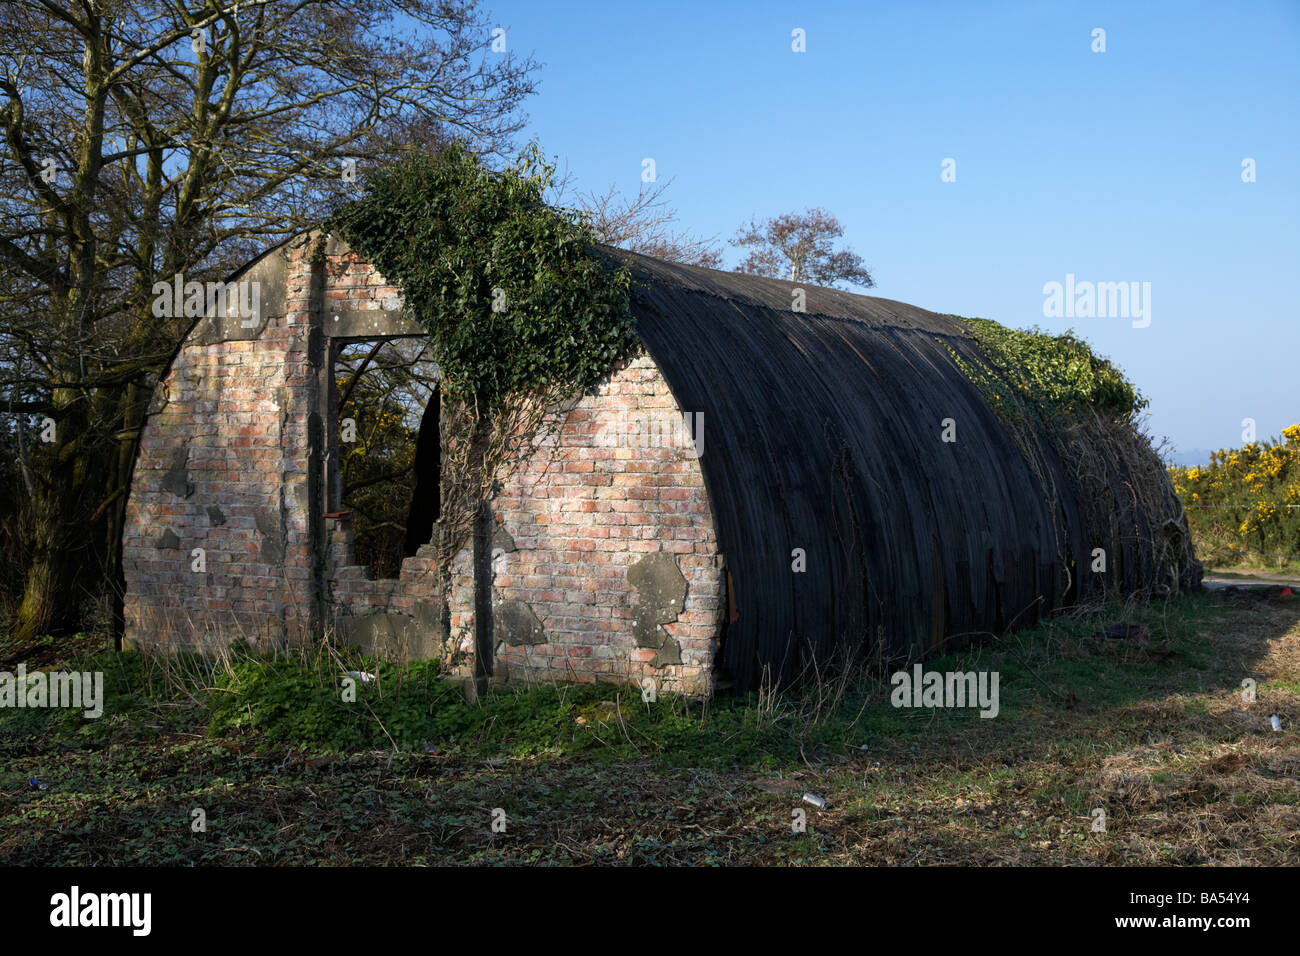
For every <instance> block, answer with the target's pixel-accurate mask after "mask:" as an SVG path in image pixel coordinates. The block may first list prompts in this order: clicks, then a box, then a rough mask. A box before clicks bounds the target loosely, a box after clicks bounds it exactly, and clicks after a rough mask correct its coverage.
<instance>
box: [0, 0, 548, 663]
mask: <svg viewBox="0 0 1300 956" xmlns="http://www.w3.org/2000/svg"><path fill="white" fill-rule="evenodd" d="M489 29H490V24H489V21H488V20H487V19H486V17H485V15H484V14H483V13H482V12H481V11H480V10H479V8H478V4H477V0H373V2H369V3H351V2H339V0H238V2H236V0H190V2H186V0H97V2H89V0H7V2H6V3H5V4H4V5H3V7H2V8H0V411H5V412H9V413H11V414H13V415H15V416H16V417H15V418H13V419H11V420H10V422H9V423H7V427H8V428H9V429H12V430H16V431H17V432H18V433H20V435H21V434H22V433H24V432H26V431H27V430H28V429H29V428H30V427H31V426H32V424H33V419H32V417H31V416H33V415H35V416H41V417H43V418H48V419H49V420H51V421H52V422H53V423H54V436H55V440H54V441H50V442H40V443H35V444H33V443H32V442H31V441H26V442H19V444H20V446H21V447H23V448H25V449H26V452H27V454H26V457H25V458H24V460H23V464H22V471H23V478H24V480H23V481H22V482H19V483H17V485H18V491H19V494H20V495H21V496H22V502H21V506H22V508H23V509H24V511H25V514H26V516H27V519H26V521H25V526H27V527H30V528H31V529H32V533H31V535H30V540H29V541H28V542H27V546H28V547H29V549H30V555H29V563H28V573H27V580H26V583H25V585H24V593H23V598H22V602H21V605H20V607H19V612H18V615H17V620H16V622H15V626H14V633H15V635H16V636H17V637H19V638H20V639H22V638H28V637H31V636H33V635H36V634H40V633H45V632H53V631H57V630H59V629H62V628H64V627H67V626H71V625H72V624H73V623H75V622H74V621H73V620H72V619H71V618H72V615H74V614H75V612H76V610H77V602H75V601H72V600H69V597H68V596H69V594H72V593H75V591H74V583H75V582H76V581H77V580H78V576H77V572H78V570H79V569H80V565H79V561H80V564H84V563H85V562H87V561H89V560H90V559H91V558H94V559H95V560H96V561H97V562H98V563H99V565H100V566H99V567H98V568H95V569H94V570H96V571H97V572H99V574H102V575H106V576H107V578H108V580H109V581H110V583H113V584H117V583H118V582H119V581H120V567H119V560H118V553H119V539H120V534H121V527H122V517H123V506H124V503H125V497H126V490H127V489H126V481H127V476H128V474H129V471H130V466H131V462H132V460H133V458H134V454H135V440H136V435H137V433H138V430H139V427H140V425H141V423H142V421H143V416H144V412H145V409H146V407H147V403H148V399H149V395H150V393H151V391H152V387H153V384H154V382H155V381H156V378H157V376H158V374H159V373H160V371H161V370H162V368H163V367H164V365H165V363H166V361H167V358H168V356H169V355H170V354H171V353H172V351H173V350H174V348H175V346H176V344H177V343H178V342H179V340H180V338H181V337H182V336H183V334H184V333H185V331H186V329H187V327H188V325H189V324H190V322H191V321H192V317H182V316H161V317H159V316H155V315H154V314H153V310H152V309H151V299H152V288H153V285H154V283H155V281H157V280H159V279H170V278H171V277H172V276H173V274H175V273H182V272H183V273H184V274H185V276H186V278H187V279H197V280H200V281H203V280H205V279H214V278H224V275H225V274H227V273H228V272H229V271H230V270H231V269H232V268H233V267H234V266H235V265H236V264H239V263H242V262H244V261H246V260H247V259H248V258H249V257H250V256H251V255H252V253H253V252H254V251H258V250H262V249H265V248H266V246H267V245H268V244H269V243H270V242H274V241H275V240H276V239H277V238H281V237H285V236H288V235H291V234H293V233H295V232H297V231H299V230H301V229H303V228H304V227H305V226H307V225H308V224H310V223H311V222H313V221H314V220H315V219H316V218H317V217H318V215H319V214H320V213H321V212H322V211H323V210H325V209H326V208H328V207H329V206H330V205H331V204H332V203H333V201H334V200H335V198H336V197H337V196H338V195H339V194H340V192H342V191H344V190H347V189H350V188H351V186H350V177H349V176H348V175H347V173H348V172H349V161H355V162H356V164H357V166H358V167H360V169H361V170H364V169H365V168H366V167H367V166H368V165H369V164H372V163H376V162H381V161H383V160H384V159H385V158H389V157H392V156H394V155H396V154H397V153H398V152H400V151H402V150H403V149H405V148H407V147H408V146H409V145H410V144H414V145H416V146H420V147H426V148H427V146H428V144H429V142H430V141H431V140H432V141H437V140H438V138H439V137H443V136H446V135H447V133H448V132H451V133H454V134H456V135H458V136H461V137H464V138H466V139H467V140H468V141H469V142H470V143H471V145H472V146H473V147H474V148H475V149H476V150H477V151H479V152H483V153H491V152H499V151H500V150H501V149H502V148H503V147H505V146H506V145H508V144H509V143H510V140H511V139H512V136H513V134H514V133H515V132H516V131H517V130H518V129H519V128H520V127H521V125H522V122H523V118H522V116H521V115H520V114H519V112H518V107H519V105H520V103H521V101H522V100H523V99H524V98H525V97H526V96H527V95H528V94H530V93H531V92H532V89H533V85H532V80H531V74H532V71H533V70H534V69H535V64H534V63H533V62H532V61H531V60H530V59H523V60H520V59H517V58H516V57H514V56H513V55H512V54H509V53H500V52H494V51H493V50H491V48H490V46H491V37H490V36H489ZM11 356H17V358H9V357H11ZM78 555H80V556H81V559H79V558H78V557H77V556H78Z"/></svg>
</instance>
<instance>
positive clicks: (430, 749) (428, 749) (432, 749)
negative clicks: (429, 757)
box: [422, 740, 438, 757]
mask: <svg viewBox="0 0 1300 956" xmlns="http://www.w3.org/2000/svg"><path fill="white" fill-rule="evenodd" d="M422 746H423V747H424V752H425V753H427V754H433V755H434V756H435V757H436V756H438V748H437V746H435V745H434V744H431V743H429V741H427V740H426V741H425V742H424V743H423V745H422Z"/></svg>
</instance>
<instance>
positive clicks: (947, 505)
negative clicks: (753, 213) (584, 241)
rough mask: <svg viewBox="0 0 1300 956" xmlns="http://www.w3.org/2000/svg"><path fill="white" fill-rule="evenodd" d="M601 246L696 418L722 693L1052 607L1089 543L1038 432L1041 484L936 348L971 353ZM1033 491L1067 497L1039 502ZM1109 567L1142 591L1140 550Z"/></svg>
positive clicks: (853, 311) (738, 279)
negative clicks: (717, 554) (726, 590)
mask: <svg viewBox="0 0 1300 956" xmlns="http://www.w3.org/2000/svg"><path fill="white" fill-rule="evenodd" d="M603 252H604V253H605V254H606V255H607V256H609V257H610V258H612V259H613V260H615V261H617V262H618V263H626V264H627V265H628V266H629V268H630V270H631V272H632V277H633V289H632V301H633V313H634V314H635V316H636V319H637V326H638V330H639V332H640V335H641V337H642V339H643V341H644V343H645V345H646V348H647V350H648V351H649V353H650V355H651V357H652V358H653V359H654V360H655V362H656V363H657V364H658V365H659V367H660V369H661V370H662V372H663V374H664V377H665V378H666V380H667V381H668V384H669V386H670V387H671V388H672V390H673V392H674V394H675V395H676V397H677V399H678V402H679V404H680V405H681V408H682V410H683V411H684V412H702V413H703V415H704V430H703V436H704V438H703V441H704V453H703V456H702V457H701V459H700V461H701V466H702V470H703V473H704V478H705V483H706V487H707V490H708V493H709V496H710V499H711V503H712V506H713V512H714V520H715V527H716V531H717V536H718V542H719V545H720V547H721V549H722V551H723V553H724V554H725V557H726V561H727V566H728V570H729V572H730V579H731V586H732V597H733V599H734V603H735V608H736V611H737V617H736V618H735V620H733V621H732V622H731V623H730V624H729V626H728V629H727V633H726V637H725V640H724V643H723V647H722V652H721V654H722V664H723V666H725V667H726V668H727V670H729V671H730V672H731V675H732V676H733V678H734V681H735V683H736V686H737V687H739V688H742V689H744V688H750V687H754V686H756V685H757V684H758V682H759V681H760V680H761V679H762V674H763V669H764V668H765V667H766V668H769V669H770V673H771V678H772V679H773V680H775V681H776V682H778V683H784V682H787V681H789V680H791V679H792V678H795V677H796V676H798V674H799V673H800V671H801V669H802V668H803V667H804V666H805V665H808V664H809V663H811V662H812V661H813V659H814V658H816V660H818V661H821V662H825V661H827V660H829V659H830V658H831V657H832V656H833V651H834V650H835V648H836V647H843V648H847V649H849V650H850V651H851V652H852V653H853V654H854V655H855V656H857V657H861V656H864V655H877V654H878V655H881V656H882V657H883V658H884V659H886V660H889V659H898V658H901V657H905V656H909V655H914V654H918V653H920V652H923V651H925V650H928V649H932V648H934V647H936V646H938V645H939V644H940V643H942V642H943V641H944V640H945V639H946V638H949V637H951V636H953V635H961V634H969V633H971V632H988V631H1000V630H1003V629H1005V628H1007V627H1009V626H1011V625H1013V624H1014V625H1015V626H1023V625H1025V624H1029V623H1033V622H1034V621H1035V620H1036V619H1037V617H1038V615H1039V613H1040V612H1041V611H1043V610H1047V609H1049V608H1051V607H1053V606H1055V605H1057V604H1059V602H1060V601H1061V599H1062V598H1063V597H1065V596H1066V595H1065V591H1066V590H1067V588H1068V584H1067V583H1066V582H1068V581H1070V580H1074V577H1075V576H1074V574H1073V571H1069V572H1067V570H1066V566H1071V567H1072V566H1073V565H1075V564H1076V563H1077V565H1078V566H1079V567H1085V566H1086V565H1085V562H1086V560H1087V558H1088V549H1089V548H1091V546H1092V545H1091V543H1088V542H1084V541H1082V540H1081V539H1082V537H1083V535H1082V534H1081V533H1080V531H1079V529H1080V528H1081V527H1082V526H1083V525H1082V524H1081V520H1080V519H1081V514H1080V509H1079V507H1078V506H1077V503H1076V502H1075V501H1074V500H1072V496H1073V495H1074V494H1075V493H1076V492H1074V491H1072V490H1070V489H1071V488H1072V486H1071V485H1070V483H1069V482H1068V481H1067V480H1066V477H1065V475H1064V474H1063V473H1062V471H1061V468H1060V463H1059V459H1058V458H1057V457H1056V455H1055V454H1053V453H1052V452H1051V451H1050V449H1049V448H1048V447H1047V446H1048V444H1049V443H1048V442H1046V441H1042V440H1039V441H1038V444H1039V446H1040V447H1039V452H1040V455H1039V458H1040V460H1041V462H1043V464H1040V465H1039V468H1040V470H1042V469H1045V470H1046V471H1048V472H1050V475H1049V476H1047V481H1046V483H1044V482H1043V481H1040V480H1039V478H1038V477H1037V476H1036V474H1035V471H1034V469H1032V468H1031V466H1030V465H1029V463H1028V461H1027V459H1026V456H1025V455H1023V454H1022V453H1021V452H1020V450H1019V449H1018V447H1017V445H1016V443H1015V441H1014V440H1013V439H1012V437H1011V435H1010V434H1009V433H1008V431H1007V430H1006V429H1005V428H1004V427H1003V425H1002V424H1001V423H1000V422H999V420H998V418H997V417H996V416H995V414H994V412H993V411H992V410H991V409H990V407H989V406H988V404H987V403H986V402H985V400H984V398H983V397H982V396H981V394H980V392H979V390H978V389H977V388H976V386H975V385H973V384H972V383H971V382H970V380H969V379H968V378H967V377H966V376H965V375H964V374H963V373H962V372H961V371H960V369H959V368H958V367H957V364H956V363H955V361H954V360H953V358H952V355H951V354H950V352H949V351H948V349H949V348H951V349H953V350H954V351H956V353H957V354H959V355H961V356H962V357H963V358H964V359H970V360H973V359H977V358H979V357H980V353H979V350H978V348H977V346H976V345H975V343H974V342H973V341H972V340H971V339H970V338H969V336H968V334H967V333H966V331H965V330H964V328H963V326H961V325H960V324H959V323H958V322H957V321H955V320H954V319H953V318H951V317H948V316H943V315H939V314H936V313H933V312H928V311H926V310H924V309H919V308H916V307H915V306H911V305H906V304H904V303H901V302H895V301H892V300H889V299H880V298H874V297H869V296H861V295H853V294H850V293H846V292H841V291H838V290H833V289H824V288H818V287H813V286H806V287H804V288H805V290H806V297H807V298H806V312H802V313H800V312H795V311H793V310H792V308H791V303H792V290H793V289H794V288H795V285H794V284H793V283H790V282H782V281H779V280H774V279H765V278H759V277H754V276H748V275H740V274H736V273H723V272H716V271H713V270H709V269H701V268H695V267H690V266H683V265H679V264H673V263H667V262H662V261H659V260H655V259H648V258H645V257H643V256H637V255H633V254H629V253H626V252H622V251H619V250H610V249H606V250H603ZM940 339H942V342H941V341H940ZM945 343H946V346H945ZM945 419H952V420H953V421H954V422H955V423H956V435H957V441H956V442H955V443H945V442H943V441H942V440H941V435H942V431H943V424H942V423H943V421H944V420H945ZM1045 487H1046V488H1048V489H1065V490H1064V491H1056V492H1055V493H1054V496H1055V497H1056V498H1058V499H1059V500H1058V501H1057V502H1055V503H1053V502H1052V501H1050V500H1049V496H1052V495H1053V492H1052V491H1051V490H1049V491H1045V490H1044V488H1045ZM1056 522H1059V523H1060V524H1061V525H1062V526H1063V529H1064V530H1065V532H1066V534H1065V535H1063V536H1061V535H1058V532H1057V530H1056V526H1055V523H1056ZM1058 540H1069V541H1070V542H1072V544H1071V545H1070V547H1071V548H1072V549H1073V551H1074V553H1073V554H1070V555H1066V556H1064V557H1063V556H1061V555H1059V554H1058V544H1057V542H1058ZM1115 547H1116V548H1119V549H1123V548H1125V547H1128V548H1129V549H1130V550H1132V549H1133V548H1135V547H1136V548H1137V550H1138V551H1140V550H1141V548H1140V547H1139V546H1137V545H1135V544H1133V543H1129V544H1124V543H1122V542H1117V543H1115ZM795 549H802V551H803V552H804V555H805V561H806V565H805V567H806V570H804V571H802V572H795V571H793V570H792V565H793V562H794V561H795V556H794V552H795ZM1119 559H1120V556H1119V555H1116V556H1115V558H1113V559H1112V560H1115V561H1116V563H1117V564H1120V563H1122V565H1123V567H1124V569H1125V571H1124V573H1125V575H1126V581H1125V583H1126V584H1127V585H1128V586H1129V588H1130V589H1132V588H1135V587H1137V586H1141V585H1149V584H1151V583H1152V582H1150V581H1149V580H1144V579H1145V578H1150V577H1151V576H1152V575H1153V573H1154V572H1153V569H1152V566H1151V562H1150V560H1149V558H1148V560H1147V561H1146V563H1145V565H1144V564H1143V562H1142V561H1141V559H1140V555H1137V554H1135V555H1133V556H1132V557H1131V558H1129V559H1128V560H1123V561H1120V560H1119ZM1144 568H1145V573H1144Z"/></svg>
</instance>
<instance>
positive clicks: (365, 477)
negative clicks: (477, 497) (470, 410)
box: [334, 339, 440, 578]
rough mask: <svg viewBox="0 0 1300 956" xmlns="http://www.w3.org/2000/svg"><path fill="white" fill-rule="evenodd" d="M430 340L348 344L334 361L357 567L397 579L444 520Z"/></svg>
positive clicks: (341, 468) (342, 470)
mask: <svg viewBox="0 0 1300 956" xmlns="http://www.w3.org/2000/svg"><path fill="white" fill-rule="evenodd" d="M428 352H429V350H428V342H427V340H423V339H385V340H380V341H377V342H374V341H371V342H366V341H361V342H354V341H349V342H344V343H340V344H339V346H338V349H337V352H336V354H335V357H334V387H335V396H336V401H335V414H336V417H335V421H336V422H337V437H338V445H337V447H338V461H339V465H338V474H339V501H340V504H341V508H342V510H343V511H346V512H350V514H351V525H352V535H353V560H355V561H356V563H357V564H359V565H363V566H365V567H366V568H368V569H369V570H370V575H371V577H372V578H396V577H398V576H399V575H400V574H401V570H402V560H403V559H404V558H406V557H409V556H411V555H413V554H414V553H415V552H416V550H418V548H419V547H420V545H422V544H425V543H427V542H428V541H429V539H430V537H431V536H432V532H433V524H434V522H435V521H436V520H437V518H438V511H439V501H438V488H439V481H440V475H439V471H440V468H439V466H440V458H439V434H438V431H439V429H438V415H439V407H440V402H439V387H438V386H439V382H438V378H439V375H438V367H437V365H436V364H435V363H434V362H433V361H432V360H431V359H430V358H429V354H428Z"/></svg>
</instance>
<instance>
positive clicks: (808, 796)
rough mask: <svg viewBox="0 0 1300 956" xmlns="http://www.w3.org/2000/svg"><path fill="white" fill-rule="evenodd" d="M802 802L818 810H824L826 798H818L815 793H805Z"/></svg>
mask: <svg viewBox="0 0 1300 956" xmlns="http://www.w3.org/2000/svg"><path fill="white" fill-rule="evenodd" d="M803 802H804V803H807V804H810V805H812V806H814V807H816V808H817V809H818V810H825V809H826V798H825V797H819V796H817V794H815V793H805V794H804V795H803Z"/></svg>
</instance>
